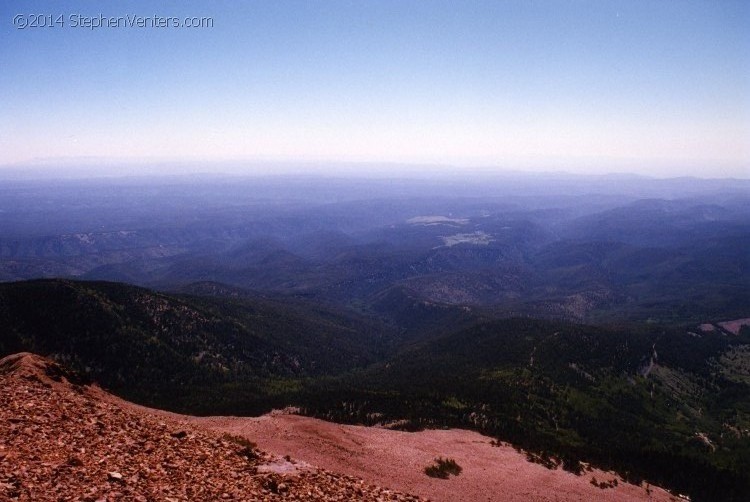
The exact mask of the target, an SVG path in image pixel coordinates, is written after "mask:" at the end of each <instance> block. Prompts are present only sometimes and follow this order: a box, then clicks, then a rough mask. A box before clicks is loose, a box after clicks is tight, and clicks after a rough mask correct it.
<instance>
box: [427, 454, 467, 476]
mask: <svg viewBox="0 0 750 502" xmlns="http://www.w3.org/2000/svg"><path fill="white" fill-rule="evenodd" d="M462 470H463V469H462V468H461V466H460V465H458V464H457V463H456V461H455V460H453V459H452V458H446V459H444V458H442V457H439V458H437V459H435V463H434V464H433V465H429V466H427V467H425V468H424V473H425V474H427V475H428V476H430V477H431V478H440V479H448V476H450V475H451V474H453V475H454V476H458V475H459V474H461V471H462Z"/></svg>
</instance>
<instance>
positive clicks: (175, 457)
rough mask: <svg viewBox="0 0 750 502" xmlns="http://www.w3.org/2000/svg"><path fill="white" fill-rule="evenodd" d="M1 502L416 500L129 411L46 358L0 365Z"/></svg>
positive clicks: (12, 359)
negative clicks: (82, 383)
mask: <svg viewBox="0 0 750 502" xmlns="http://www.w3.org/2000/svg"><path fill="white" fill-rule="evenodd" d="M0 388H2V389H3V391H2V393H0V500H2V501H5V500H8V501H12V500H19V501H48V500H49V501H52V500H54V501H90V502H95V501H102V502H104V501H114V500H134V501H152V500H153V501H156V500H159V501H168V502H176V501H186V500H191V501H195V500H247V501H250V500H252V501H260V500H320V501H332V500H371V501H378V500H419V499H418V498H417V497H414V496H409V495H405V494H401V493H397V492H394V491H391V490H387V489H384V488H380V487H376V486H373V485H369V484H367V483H365V482H364V481H362V480H361V479H357V478H355V477H351V476H346V475H340V474H334V473H331V472H328V471H325V470H322V469H317V468H314V467H312V466H309V465H306V464H302V463H298V462H295V461H294V460H292V459H290V458H287V459H284V458H277V457H274V456H272V455H270V454H267V453H264V452H261V451H259V450H257V449H256V448H255V447H254V445H253V444H252V443H251V442H249V441H247V440H245V439H243V438H240V437H236V436H231V435H228V434H222V433H220V432H211V431H209V430H206V429H202V428H199V427H193V426H191V425H189V424H186V423H185V421H184V420H176V419H174V418H171V417H170V416H166V415H159V414H155V413H151V412H149V411H147V410H144V409H141V408H137V407H131V406H127V405H126V404H124V403H120V402H119V400H117V399H112V398H110V397H109V396H108V395H107V394H106V393H104V392H103V391H102V390H101V389H99V388H98V387H96V386H84V385H80V384H79V380H78V379H77V378H76V376H75V375H73V374H70V373H68V372H66V370H64V369H63V368H62V367H60V366H58V365H57V364H55V363H53V362H51V361H49V360H46V359H43V358H41V357H38V356H35V355H32V354H28V353H21V354H16V355H12V356H8V357H6V358H4V359H2V360H0Z"/></svg>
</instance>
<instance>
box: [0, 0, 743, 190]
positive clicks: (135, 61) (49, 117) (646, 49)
mask: <svg viewBox="0 0 750 502" xmlns="http://www.w3.org/2000/svg"><path fill="white" fill-rule="evenodd" d="M19 14H20V15H21V16H22V17H21V21H20V22H24V21H26V22H29V18H28V16H27V15H28V14H47V15H51V16H52V18H53V19H52V20H53V21H57V20H58V16H59V15H62V16H63V20H64V22H65V26H57V25H56V26H54V27H51V28H41V27H37V28H33V27H27V28H25V29H18V28H17V27H16V26H14V16H16V15H19ZM79 14H80V15H85V16H93V17H96V18H99V16H100V15H103V16H122V17H126V16H133V15H138V16H144V17H152V16H154V15H159V16H164V17H167V16H176V17H178V18H180V19H181V20H182V18H184V17H186V16H197V17H203V16H205V17H211V18H213V28H171V27H170V28H137V27H127V26H124V25H121V26H120V27H112V28H104V27H102V28H98V29H89V28H82V27H73V26H72V24H73V19H72V17H74V16H77V15H79ZM17 22H19V21H17ZM0 23H1V26H2V31H1V32H0V164H5V165H8V164H15V165H16V166H18V165H19V163H21V164H22V165H23V164H25V163H45V164H49V165H55V164H56V163H59V164H76V163H94V164H95V163H97V162H99V161H105V160H108V161H112V160H115V161H129V160H131V159H132V160H138V161H140V162H143V161H144V159H145V160H146V161H150V160H152V159H153V160H158V161H164V160H171V159H174V160H186V161H188V160H189V161H201V162H203V161H212V160H216V161H239V160H242V159H250V160H254V161H256V162H257V161H258V160H266V159H268V160H303V161H315V162H320V161H328V160H338V161H372V162H388V161H389V162H418V163H435V164H453V165H459V166H498V167H501V168H507V169H550V170H556V169H565V170H569V171H581V172H610V171H633V172H640V173H646V174H648V173H650V174H654V175H659V176H664V175H683V174H688V175H699V176H717V177H722V176H741V177H750V167H748V166H750V144H749V143H750V139H749V138H750V29H748V26H750V2H746V1H739V2H730V1H706V2H696V1H679V2H678V1H663V2H661V1H647V2H638V1H633V0H626V1H621V2H620V1H611V2H606V1H570V2H569V1H562V0H560V1H499V0H497V1H486V2H485V1H478V2H473V1H456V0H453V1H450V2H443V1H427V0H425V1H409V0H393V1H367V0H358V1H346V2H344V1H323V0H319V1H313V0H310V1H300V2H287V1H279V0H268V1H264V2H261V1H249V2H236V3H235V2H232V3H230V2H221V1H211V2H207V1H204V2H188V1H183V0H180V1H177V0H174V1H164V2H154V3H152V2H146V1H144V2H126V1H81V2H74V1H70V2H66V1H43V2H36V1H28V0H24V1H8V0H4V1H3V2H2V3H0ZM126 23H127V19H126V20H125V23H124V24H126Z"/></svg>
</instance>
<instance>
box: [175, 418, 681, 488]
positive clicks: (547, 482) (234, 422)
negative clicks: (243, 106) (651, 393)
mask: <svg viewBox="0 0 750 502" xmlns="http://www.w3.org/2000/svg"><path fill="white" fill-rule="evenodd" d="M188 420H189V421H191V422H192V423H194V424H197V425H199V426H201V427H205V428H207V429H212V430H217V431H222V432H229V433H231V434H237V435H241V436H244V437H247V438H249V439H252V440H253V441H255V442H257V443H258V446H259V447H260V448H261V449H263V450H266V451H269V452H272V453H275V454H277V455H290V456H291V457H293V458H295V459H299V460H302V461H305V462H308V463H310V464H313V465H316V466H320V467H323V468H325V469H328V470H331V471H335V472H341V473H346V474H349V475H356V476H358V477H361V478H363V479H365V480H366V481H367V482H369V483H373V484H377V485H381V486H388V487H391V488H393V489H396V490H400V491H404V492H408V493H413V494H415V495H419V496H421V497H427V498H430V499H432V500H435V501H446V502H447V501H508V502H514V501H518V502H521V501H583V500H611V501H635V500H674V498H673V497H671V496H670V495H669V494H668V493H667V492H665V491H664V490H661V489H659V488H654V487H651V488H650V491H651V492H650V493H648V492H647V490H646V488H645V486H644V487H639V486H634V485H632V484H627V483H625V482H624V481H622V479H620V478H619V477H618V476H616V475H615V474H613V473H606V472H603V471H599V470H596V469H595V470H593V471H592V472H586V473H584V474H583V475H582V476H576V475H575V474H571V473H568V472H565V471H563V470H562V469H557V470H549V469H547V468H545V467H543V466H541V465H538V464H535V463H531V462H528V461H527V460H526V458H525V455H524V454H522V453H519V452H517V451H516V450H515V449H513V448H512V447H510V446H507V445H503V446H499V447H498V446H493V445H492V444H491V441H492V440H491V439H490V438H488V437H486V436H482V435H481V434H478V433H476V432H472V431H466V430H458V429H453V430H428V431H423V432H417V433H410V432H400V431H393V430H388V429H382V428H372V427H360V426H350V425H339V424H333V423H329V422H325V421H322V420H316V419H313V418H308V417H301V416H297V415H289V414H283V413H273V414H270V415H265V416H262V417H258V418H234V417H208V418H190V419H188ZM440 456H442V457H444V458H445V457H450V458H452V459H454V460H455V461H456V462H457V463H458V464H459V465H460V466H461V467H462V468H463V471H462V472H461V474H460V475H458V476H451V477H450V478H449V479H447V480H443V479H435V478H430V477H428V476H426V475H425V474H424V468H425V467H426V466H428V465H430V464H431V463H433V461H434V459H435V458H436V457H440ZM594 477H595V478H596V480H597V481H599V482H601V481H611V480H613V479H617V480H618V484H617V486H616V487H614V488H606V489H602V488H598V487H595V486H593V485H592V484H591V479H592V478H594Z"/></svg>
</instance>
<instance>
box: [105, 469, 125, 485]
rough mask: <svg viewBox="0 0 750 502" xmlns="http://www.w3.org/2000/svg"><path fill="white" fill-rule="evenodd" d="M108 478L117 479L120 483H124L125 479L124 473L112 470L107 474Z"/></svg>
mask: <svg viewBox="0 0 750 502" xmlns="http://www.w3.org/2000/svg"><path fill="white" fill-rule="evenodd" d="M107 479H109V480H110V481H117V482H118V483H124V480H123V479H122V474H120V473H119V472H115V471H112V472H110V473H108V474H107Z"/></svg>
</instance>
